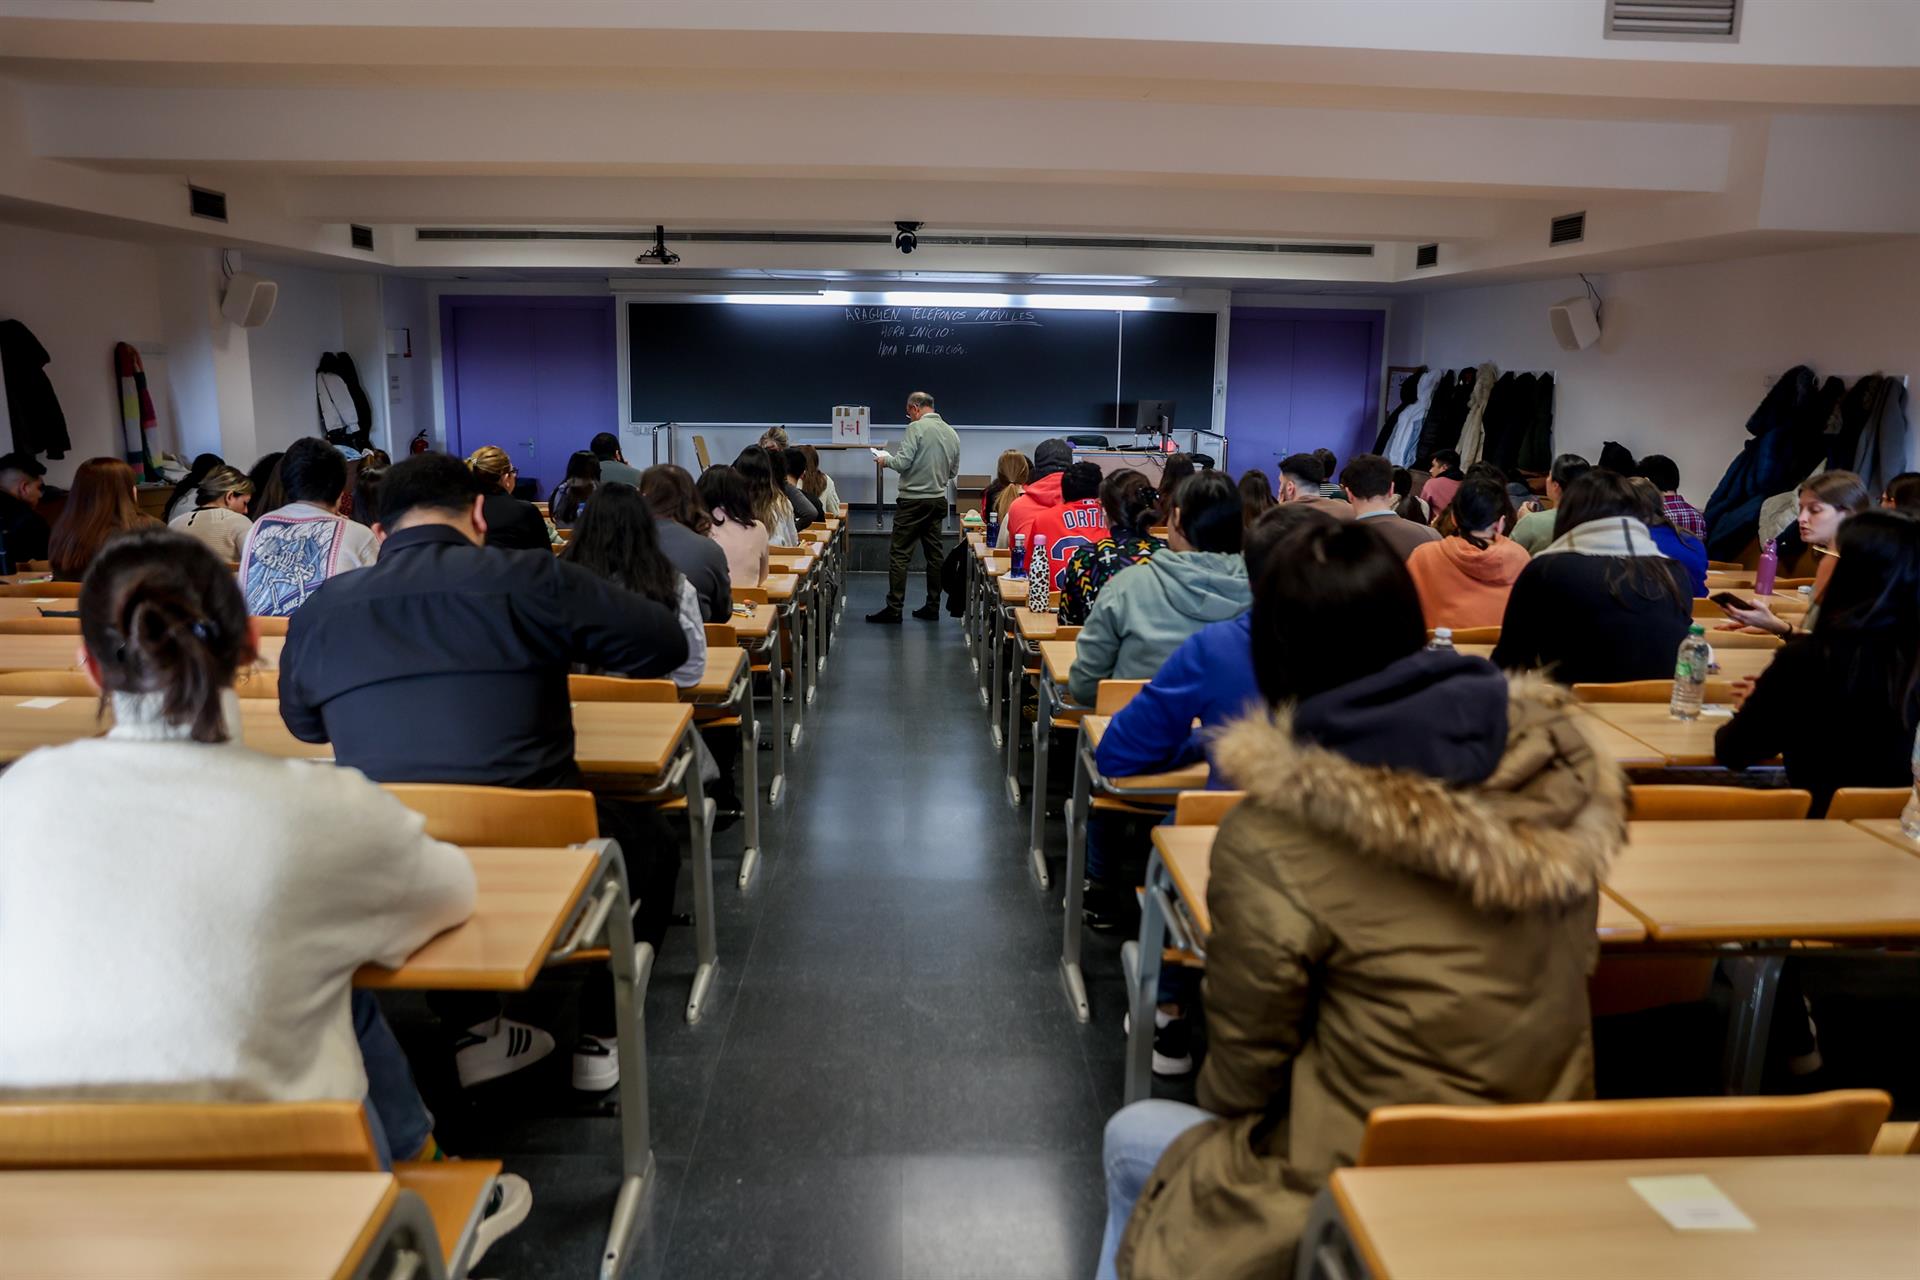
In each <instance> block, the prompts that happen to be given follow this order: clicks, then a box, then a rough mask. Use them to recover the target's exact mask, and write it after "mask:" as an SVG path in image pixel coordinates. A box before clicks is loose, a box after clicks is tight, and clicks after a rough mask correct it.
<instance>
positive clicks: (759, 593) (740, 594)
mask: <svg viewBox="0 0 1920 1280" xmlns="http://www.w3.org/2000/svg"><path fill="white" fill-rule="evenodd" d="M733 602H734V603H735V604H765V603H767V589H766V588H765V587H735V588H734V589H733Z"/></svg>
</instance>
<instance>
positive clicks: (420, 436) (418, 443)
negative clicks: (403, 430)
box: [407, 431, 433, 453]
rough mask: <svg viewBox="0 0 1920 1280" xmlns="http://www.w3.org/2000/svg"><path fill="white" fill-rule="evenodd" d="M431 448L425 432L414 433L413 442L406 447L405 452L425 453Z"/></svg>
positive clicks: (431, 445)
mask: <svg viewBox="0 0 1920 1280" xmlns="http://www.w3.org/2000/svg"><path fill="white" fill-rule="evenodd" d="M432 447H433V444H432V442H431V441H429V440H428V439H427V433H426V432H425V431H416V432H414V435H413V442H412V443H411V444H409V445H408V446H407V452H408V453H425V452H426V451H427V450H428V449H431V448H432Z"/></svg>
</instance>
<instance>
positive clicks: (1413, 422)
mask: <svg viewBox="0 0 1920 1280" xmlns="http://www.w3.org/2000/svg"><path fill="white" fill-rule="evenodd" d="M1439 385H1440V373H1439V371H1438V370H1433V371H1430V372H1427V373H1423V374H1421V375H1420V394H1419V396H1418V397H1417V398H1416V399H1415V400H1414V402H1413V403H1412V404H1411V405H1409V406H1407V411H1406V412H1405V413H1403V414H1401V415H1400V420H1399V421H1398V422H1396V423H1395V424H1394V427H1393V436H1392V438H1391V439H1389V440H1388V441H1387V448H1386V456H1387V460H1388V461H1389V462H1391V463H1393V465H1394V466H1396V467H1410V466H1412V465H1413V452H1414V450H1415V449H1416V448H1418V447H1419V444H1420V430H1421V428H1422V427H1423V426H1425V425H1426V421H1427V414H1428V413H1429V412H1430V411H1431V410H1432V408H1433V393H1434V390H1435V389H1436V388H1437V387H1439Z"/></svg>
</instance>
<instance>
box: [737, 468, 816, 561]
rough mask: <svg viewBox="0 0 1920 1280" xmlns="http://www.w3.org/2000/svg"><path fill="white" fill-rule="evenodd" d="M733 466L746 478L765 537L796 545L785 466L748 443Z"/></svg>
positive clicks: (797, 531) (783, 544)
mask: <svg viewBox="0 0 1920 1280" xmlns="http://www.w3.org/2000/svg"><path fill="white" fill-rule="evenodd" d="M733 469H734V470H735V471H737V472H739V473H740V478H741V479H742V480H744V481H745V482H746V485H747V496H748V497H749V498H750V499H751V500H752V502H753V518H754V519H756V520H758V521H759V522H760V523H761V524H763V525H765V526H766V527H767V540H768V541H769V542H770V543H772V544H773V545H774V546H776V547H792V546H798V545H799V543H800V529H799V523H798V520H797V518H796V517H795V515H794V510H793V504H792V503H791V502H789V501H787V495H786V493H785V491H784V488H783V484H784V482H785V479H786V475H785V470H784V468H783V467H782V466H781V465H780V464H779V463H776V462H775V461H774V456H773V454H772V453H771V452H769V451H768V450H766V449H763V448H761V447H760V446H759V445H748V446H747V447H746V448H744V449H742V450H741V451H740V456H739V457H737V458H735V459H734V460H733Z"/></svg>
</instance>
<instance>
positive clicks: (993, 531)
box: [987, 511, 1000, 547]
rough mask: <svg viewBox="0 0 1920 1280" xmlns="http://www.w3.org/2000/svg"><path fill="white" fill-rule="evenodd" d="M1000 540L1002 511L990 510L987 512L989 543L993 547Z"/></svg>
mask: <svg viewBox="0 0 1920 1280" xmlns="http://www.w3.org/2000/svg"><path fill="white" fill-rule="evenodd" d="M998 541H1000V513H999V512H998V511H990V512H988V513H987V545H988V546H989V547H991V546H992V545H993V544H994V543H996V542H998Z"/></svg>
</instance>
